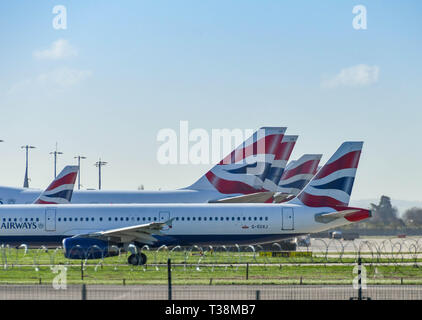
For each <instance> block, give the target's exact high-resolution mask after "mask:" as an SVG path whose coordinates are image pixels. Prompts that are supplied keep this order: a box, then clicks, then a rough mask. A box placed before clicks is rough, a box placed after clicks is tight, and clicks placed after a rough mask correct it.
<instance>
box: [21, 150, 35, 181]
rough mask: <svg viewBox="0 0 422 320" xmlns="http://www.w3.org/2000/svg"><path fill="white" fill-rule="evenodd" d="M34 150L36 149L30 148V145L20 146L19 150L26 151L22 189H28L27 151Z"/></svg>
mask: <svg viewBox="0 0 422 320" xmlns="http://www.w3.org/2000/svg"><path fill="white" fill-rule="evenodd" d="M35 148H36V147H34V146H30V145H26V146H21V149H25V150H26V166H25V178H24V181H23V187H24V188H29V178H28V150H29V149H35Z"/></svg>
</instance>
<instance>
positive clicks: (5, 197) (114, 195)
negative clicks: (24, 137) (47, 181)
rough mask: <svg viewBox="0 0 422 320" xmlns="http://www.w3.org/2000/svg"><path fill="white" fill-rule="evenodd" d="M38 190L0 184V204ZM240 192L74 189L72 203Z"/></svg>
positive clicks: (179, 199) (189, 199) (205, 197)
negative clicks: (0, 185) (1, 185)
mask: <svg viewBox="0 0 422 320" xmlns="http://www.w3.org/2000/svg"><path fill="white" fill-rule="evenodd" d="M41 193H42V192H41V190H39V189H26V188H12V187H0V204H30V203H33V202H34V201H35V199H37V198H38V197H39V196H40V194H41ZM240 195H241V194H240V193H238V194H230V195H227V194H222V193H220V192H218V191H217V190H191V189H178V190H170V191H144V190H142V191H113V190H111V191H110V190H75V191H73V196H72V201H71V202H72V203H75V204H78V203H80V204H82V203H85V204H89V203H90V204H99V203H107V204H110V203H207V202H210V201H213V200H218V199H222V198H227V197H232V196H240Z"/></svg>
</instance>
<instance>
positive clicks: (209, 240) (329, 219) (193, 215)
mask: <svg viewBox="0 0 422 320" xmlns="http://www.w3.org/2000/svg"><path fill="white" fill-rule="evenodd" d="M362 145H363V142H345V143H343V144H342V145H341V146H340V147H339V149H338V150H337V151H336V152H335V153H334V155H333V156H332V157H331V158H330V160H329V161H328V162H327V163H326V164H325V165H324V166H323V167H322V168H321V170H319V171H318V173H317V174H316V175H315V176H314V177H313V179H312V180H311V181H310V182H309V184H308V185H307V186H306V187H305V188H304V189H303V190H302V191H301V192H300V193H299V194H298V196H297V197H295V198H294V199H292V200H291V201H288V202H286V203H281V204H274V203H253V204H252V203H223V204H213V203H195V204H192V203H190V204H186V203H167V204H151V203H149V204H71V205H66V204H63V205H57V206H52V205H39V204H34V205H32V204H31V205H3V206H0V230H1V232H0V243H7V244H9V245H13V244H17V245H19V244H22V243H25V244H27V245H28V246H31V245H37V244H42V245H48V244H50V245H51V244H53V245H59V244H60V243H62V245H63V250H64V255H65V257H66V258H68V259H102V258H105V257H110V256H114V255H117V254H118V249H117V248H122V249H123V250H128V251H130V252H131V254H130V256H129V258H128V263H129V264H132V265H139V264H145V263H146V261H147V257H146V255H145V254H144V253H143V252H142V251H143V250H142V249H143V248H144V246H145V245H148V246H150V247H158V246H161V245H166V246H175V245H180V246H191V245H199V246H203V245H218V244H224V245H234V244H238V245H242V244H244V245H251V244H259V243H268V242H274V241H280V240H283V239H288V238H293V237H297V236H300V235H305V234H310V233H315V232H321V231H325V230H328V229H331V228H336V227H340V226H344V225H347V224H350V223H354V222H357V221H361V220H364V219H367V218H369V217H370V216H371V211H370V210H367V209H361V208H353V207H348V205H349V201H350V195H351V191H352V187H353V183H354V180H355V176H356V170H357V167H358V163H359V158H360V154H361V150H362ZM116 249H117V250H116Z"/></svg>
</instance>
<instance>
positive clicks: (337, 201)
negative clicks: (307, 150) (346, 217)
mask: <svg viewBox="0 0 422 320" xmlns="http://www.w3.org/2000/svg"><path fill="white" fill-rule="evenodd" d="M362 146H363V142H344V143H343V144H342V145H341V146H340V147H339V148H338V149H337V151H336V152H335V153H334V155H333V156H332V157H331V158H330V160H328V162H327V163H326V164H325V165H324V166H323V167H322V168H321V170H319V171H318V172H317V174H316V175H315V176H314V177H313V178H312V180H311V181H310V182H309V183H308V184H307V185H306V187H305V188H304V189H303V190H302V191H301V192H300V193H299V195H298V196H297V197H296V198H295V199H294V200H293V201H295V200H296V199H298V200H300V201H301V202H302V203H303V204H305V205H306V206H309V207H336V206H337V207H340V206H348V204H349V201H350V194H351V192H352V188H353V183H354V181H355V176H356V170H357V167H358V164H359V158H360V154H361V151H362Z"/></svg>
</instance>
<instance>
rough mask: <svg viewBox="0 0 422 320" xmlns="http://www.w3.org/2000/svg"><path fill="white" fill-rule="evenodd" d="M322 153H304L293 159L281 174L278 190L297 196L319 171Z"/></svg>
mask: <svg viewBox="0 0 422 320" xmlns="http://www.w3.org/2000/svg"><path fill="white" fill-rule="evenodd" d="M321 157H322V154H304V155H303V156H301V157H300V158H299V159H298V160H295V161H291V162H289V164H288V165H287V167H286V169H285V170H284V172H283V175H282V176H281V179H280V182H279V184H278V188H277V191H278V192H281V193H286V194H290V195H294V196H297V195H298V194H299V192H300V191H301V190H302V189H303V188H304V187H305V186H306V185H307V184H308V183H309V181H311V179H312V178H313V176H314V175H315V174H316V173H317V171H318V164H319V162H320V160H321Z"/></svg>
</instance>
